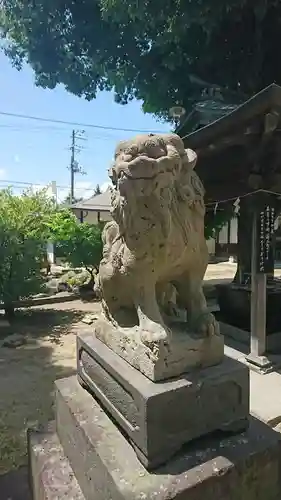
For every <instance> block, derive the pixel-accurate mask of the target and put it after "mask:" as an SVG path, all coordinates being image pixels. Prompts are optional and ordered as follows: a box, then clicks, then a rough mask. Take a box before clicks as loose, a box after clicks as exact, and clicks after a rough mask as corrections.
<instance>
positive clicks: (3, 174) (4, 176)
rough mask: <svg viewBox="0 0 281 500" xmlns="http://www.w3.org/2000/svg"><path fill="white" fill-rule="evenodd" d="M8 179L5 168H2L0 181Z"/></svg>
mask: <svg viewBox="0 0 281 500" xmlns="http://www.w3.org/2000/svg"><path fill="white" fill-rule="evenodd" d="M5 178H6V170H5V169H4V168H0V179H5Z"/></svg>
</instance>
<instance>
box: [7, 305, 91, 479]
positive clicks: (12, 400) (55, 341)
mask: <svg viewBox="0 0 281 500" xmlns="http://www.w3.org/2000/svg"><path fill="white" fill-rule="evenodd" d="M97 309H99V304H89V303H88V304H85V303H82V302H81V301H75V302H71V303H64V304H56V305H53V306H52V305H48V306H44V307H43V306H42V307H40V308H33V309H32V310H29V311H28V312H27V313H25V314H24V315H20V316H19V318H18V321H17V323H16V324H15V326H14V328H13V331H12V333H21V334H24V335H26V337H27V343H26V344H25V345H23V346H21V347H19V348H17V349H13V348H3V347H2V348H1V349H0V456H1V460H0V474H4V473H5V472H7V471H8V470H11V469H13V468H17V467H19V466H21V465H23V464H25V463H26V429H27V428H28V427H32V426H35V427H36V426H37V425H38V424H44V423H46V422H47V421H48V420H50V419H51V418H52V417H53V408H52V406H53V391H54V381H55V380H56V379H58V378H62V377H67V376H69V375H71V374H73V373H74V372H75V369H76V367H75V363H76V353H75V337H76V332H77V330H79V326H80V324H81V323H80V321H81V317H82V316H83V314H85V312H87V311H93V312H95V311H97Z"/></svg>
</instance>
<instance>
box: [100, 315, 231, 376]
mask: <svg viewBox="0 0 281 500" xmlns="http://www.w3.org/2000/svg"><path fill="white" fill-rule="evenodd" d="M93 326H94V329H93V335H94V336H95V337H96V338H97V339H99V340H100V341H101V342H103V343H104V344H105V345H107V346H108V347H109V348H110V349H112V351H114V352H115V353H117V354H118V355H119V356H121V358H123V359H125V361H127V362H128V363H130V365H132V366H133V367H134V368H136V369H137V370H139V371H141V372H142V373H143V374H144V375H146V376H147V377H148V378H149V379H150V380H153V381H154V382H158V381H160V380H167V379H169V378H171V377H178V376H179V375H181V374H182V373H187V372H190V371H193V370H194V369H195V368H206V367H208V366H214V365H217V364H219V363H220V362H221V361H222V359H223V356H224V338H223V336H222V335H214V336H212V337H207V338H204V337H199V336H198V335H195V334H192V333H191V332H187V330H186V329H187V325H186V323H184V322H174V323H173V324H171V325H169V326H170V329H171V331H172V338H171V340H170V344H169V348H167V346H166V345H164V343H163V342H159V344H158V345H157V346H155V345H154V346H153V348H151V347H149V346H147V345H144V344H143V343H142V342H141V340H140V331H139V330H138V328H137V327H136V328H127V329H119V328H114V326H112V324H111V323H109V321H107V320H105V319H103V318H102V317H101V318H100V319H98V320H97V321H96V322H95V323H94V325H93Z"/></svg>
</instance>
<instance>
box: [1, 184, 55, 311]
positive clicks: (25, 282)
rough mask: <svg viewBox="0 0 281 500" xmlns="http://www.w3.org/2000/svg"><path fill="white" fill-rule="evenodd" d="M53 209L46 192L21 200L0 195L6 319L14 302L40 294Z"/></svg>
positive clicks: (2, 294)
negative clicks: (43, 262) (42, 268)
mask: <svg viewBox="0 0 281 500" xmlns="http://www.w3.org/2000/svg"><path fill="white" fill-rule="evenodd" d="M54 211H55V206H54V203H53V201H52V200H50V199H48V197H47V196H46V194H45V192H40V193H36V194H33V193H32V192H30V191H29V192H26V193H24V194H23V195H22V196H21V197H19V196H15V195H13V193H12V191H10V190H3V191H0V301H1V302H3V303H4V307H5V313H6V315H7V316H8V317H12V316H13V314H14V302H15V301H17V300H19V299H23V298H27V297H29V296H31V295H33V294H35V293H38V292H40V291H41V286H42V284H43V277H42V274H41V267H42V261H43V258H44V256H45V255H46V242H47V240H48V236H49V227H48V225H49V220H50V218H51V217H52V215H53V214H54Z"/></svg>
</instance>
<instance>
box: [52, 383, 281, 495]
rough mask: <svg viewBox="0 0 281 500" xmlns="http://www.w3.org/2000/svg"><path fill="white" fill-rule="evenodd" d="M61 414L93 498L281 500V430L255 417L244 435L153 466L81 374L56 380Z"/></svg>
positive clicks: (63, 433) (65, 441) (64, 439)
mask: <svg viewBox="0 0 281 500" xmlns="http://www.w3.org/2000/svg"><path fill="white" fill-rule="evenodd" d="M210 403H211V401H210ZM174 410H175V408H174ZM56 419H57V432H58V435H59V439H60V442H61V444H62V447H63V450H64V453H65V455H66V456H67V457H68V460H69V462H70V464H71V467H72V469H73V472H74V473H75V476H76V478H77V480H78V483H79V485H80V488H81V490H82V492H83V495H84V497H85V500H115V499H116V500H117V499H118V500H122V499H123V500H125V499H126V500H132V499H134V500H152V499H153V500H156V499H157V500H173V499H177V500H185V499H188V500H202V499H204V500H209V499H210V500H214V499H216V500H280V494H281V489H280V460H281V445H280V434H278V433H276V432H274V431H273V430H272V429H270V428H269V427H267V426H266V425H265V424H263V423H261V422H259V421H256V420H254V419H253V420H252V421H251V423H250V426H249V428H248V430H247V431H246V432H244V433H242V434H240V435H232V436H228V437H227V436H225V435H224V436H223V437H222V436H221V435H220V434H218V435H216V436H214V435H213V436H212V437H208V438H205V439H200V440H197V441H195V442H193V443H192V445H191V444H189V445H187V446H185V447H184V448H183V449H182V450H181V452H180V453H179V454H178V455H177V456H175V457H174V458H173V459H172V460H170V461H169V462H168V463H167V464H166V465H165V466H163V467H160V468H158V469H156V470H154V471H153V472H148V471H147V470H146V469H145V467H144V466H143V465H142V464H141V463H140V461H139V460H138V458H137V456H136V454H135V452H134V450H133V449H132V447H131V446H130V444H129V443H128V441H127V439H126V437H125V436H124V435H123V433H122V432H120V430H118V427H117V426H116V425H115V424H114V423H113V421H112V419H111V418H109V416H108V415H107V413H106V412H105V411H104V410H103V409H102V408H101V406H100V405H99V404H98V403H97V401H96V400H95V399H94V398H93V397H92V396H91V395H90V394H88V392H87V391H85V390H83V389H82V388H81V386H80V385H79V384H78V382H77V379H76V377H70V378H68V379H63V380H59V381H58V382H57V383H56ZM57 498H64V496H63V495H58V497H57ZM66 498H72V497H71V496H68V497H66ZM74 498H76V497H74Z"/></svg>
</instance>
